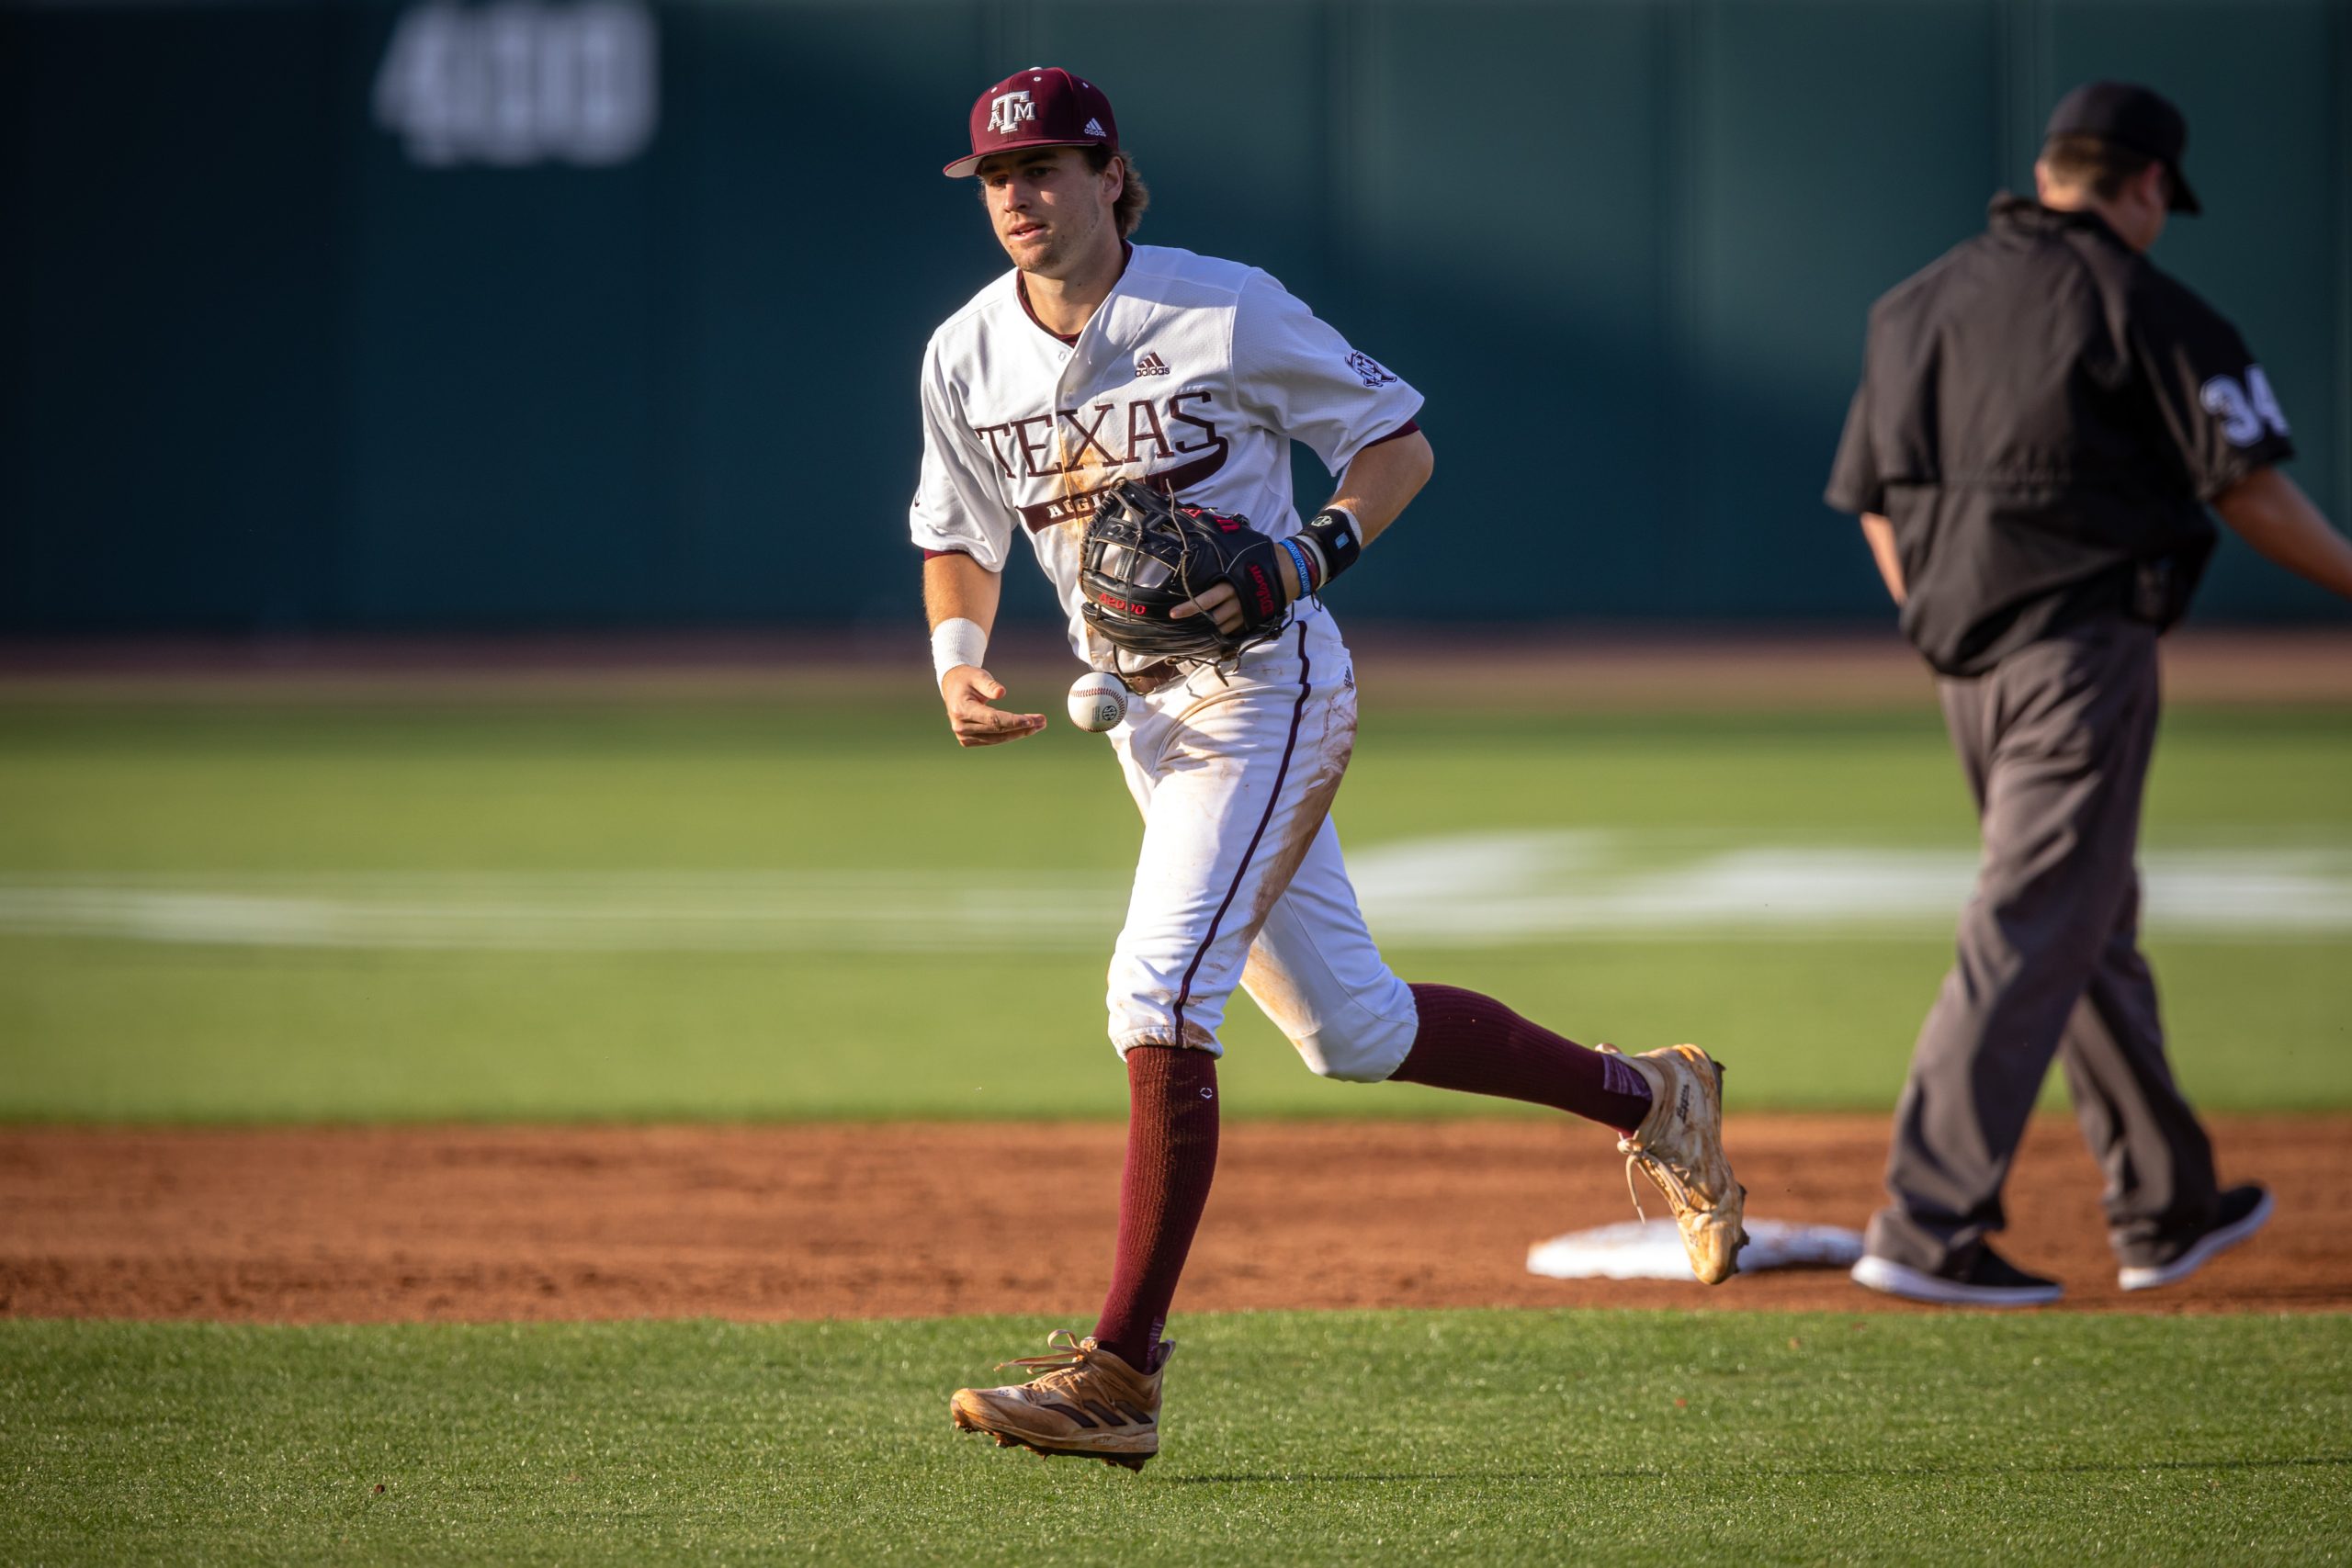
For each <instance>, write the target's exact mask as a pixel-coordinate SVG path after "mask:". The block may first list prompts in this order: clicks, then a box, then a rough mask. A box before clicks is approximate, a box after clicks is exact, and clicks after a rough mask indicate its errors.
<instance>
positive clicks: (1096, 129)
mask: <svg viewBox="0 0 2352 1568" xmlns="http://www.w3.org/2000/svg"><path fill="white" fill-rule="evenodd" d="M1086 134H1087V135H1089V136H1101V135H1102V134H1103V122H1102V121H1101V120H1099V119H1090V120H1088V121H1087V122H1086Z"/></svg>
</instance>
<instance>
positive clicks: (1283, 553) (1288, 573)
mask: <svg viewBox="0 0 2352 1568" xmlns="http://www.w3.org/2000/svg"><path fill="white" fill-rule="evenodd" d="M1274 570H1275V571H1276V572H1277V573H1278V574H1279V575H1280V576H1281V578H1282V582H1283V603H1284V604H1294V603H1295V602H1296V601H1297V599H1298V568H1297V567H1296V566H1295V565H1293V564H1292V562H1291V558H1290V552H1289V551H1287V550H1277V551H1276V552H1275V553H1274ZM1192 615H1206V616H1207V617H1208V618H1209V624H1210V625H1212V626H1215V627H1216V629H1217V630H1219V631H1221V632H1224V633H1227V635H1230V634H1232V633H1234V632H1238V631H1239V630H1240V629H1241V626H1242V622H1243V620H1244V618H1245V617H1244V616H1243V615H1242V613H1241V595H1240V594H1239V593H1238V592H1236V591H1235V589H1234V586H1233V584H1231V583H1230V582H1220V583H1217V584H1216V585H1215V586H1214V587H1210V588H1206V589H1204V590H1202V592H1201V596H1200V597H1199V598H1197V599H1187V600H1185V601H1184V602H1183V603H1182V604H1179V605H1177V606H1176V607H1175V608H1174V609H1172V610H1170V611H1169V612H1168V618H1169V619H1170V620H1171V621H1181V620H1183V619H1185V618H1186V617H1188V616H1192Z"/></svg>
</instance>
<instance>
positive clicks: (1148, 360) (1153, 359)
mask: <svg viewBox="0 0 2352 1568" xmlns="http://www.w3.org/2000/svg"><path fill="white" fill-rule="evenodd" d="M1167 374H1168V361H1166V360H1164V359H1162V358H1160V357H1159V355H1156V354H1147V355H1144V356H1143V357H1142V358H1141V359H1138V360H1136V375H1138V376H1165V375H1167Z"/></svg>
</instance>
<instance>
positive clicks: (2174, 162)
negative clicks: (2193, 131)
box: [2041, 82, 2205, 213]
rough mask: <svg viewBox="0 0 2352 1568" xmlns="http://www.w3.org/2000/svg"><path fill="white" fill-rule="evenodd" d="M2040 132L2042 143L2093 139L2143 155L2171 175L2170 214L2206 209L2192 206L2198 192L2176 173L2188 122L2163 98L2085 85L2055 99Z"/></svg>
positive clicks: (2129, 86)
mask: <svg viewBox="0 0 2352 1568" xmlns="http://www.w3.org/2000/svg"><path fill="white" fill-rule="evenodd" d="M2041 134H2042V137H2043V139H2044V140H2045V141H2046V140H2048V139H2049V138H2051V137H2052V136H2096V137H2098V139H2099V140H2100V141H2112V142H2114V143H2115V144H2116V145H2117V146H2118V147H2128V148H2130V149H2131V151H2132V152H2140V153H2144V154H2145V155H2147V156H2148V157H2151V158H2154V160H2155V161H2156V162H2158V163H2159V164H2163V165H2164V166H2165V173H2167V174H2169V175H2171V176H2172V202H2171V208H2172V210H2173V211H2175V212H2188V213H2198V212H2202V211H2204V210H2205V209H2203V208H2202V207H2199V205H2198V204H2197V193H2196V192H2195V191H2193V190H2190V189H2189V188H2188V175H2184V174H2182V173H2181V172H2180V154H2181V152H2182V151H2183V150H2184V149H2186V148H2187V147H2188V121H2187V120H2186V119H2183V118H2181V114H2180V111H2179V110H2178V109H2177V108H2175V107H2172V105H2171V103H2170V102H2168V101H2167V100H2166V99H2165V97H2164V96H2163V95H2162V94H2159V93H2156V92H2154V91H2152V90H2150V89H2149V88H2146V87H2143V86H2139V85H2135V84H2133V83H2130V82H2086V83H2084V84H2083V85H2081V86H2079V87H2077V88H2075V90H2074V91H2073V92H2071V93H2069V94H2067V95H2066V96H2064V97H2063V98H2061V99H2059V100H2058V107H2056V108H2054V109H2052V110H2051V111H2050V126H2049V129H2047V130H2044V131H2043V132H2042V133H2041Z"/></svg>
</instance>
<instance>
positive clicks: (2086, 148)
mask: <svg viewBox="0 0 2352 1568" xmlns="http://www.w3.org/2000/svg"><path fill="white" fill-rule="evenodd" d="M2041 161H2042V163H2043V164H2047V165H2048V166H2049V169H2050V177H2051V179H2052V180H2053V181H2054V182H2056V183H2057V184H2059V185H2062V186H2067V187H2068V188H2069V189H2075V190H2082V189H2087V190H2088V191H2089V192H2090V193H2091V194H2092V195H2093V196H2095V197H2098V198H2099V199H2100V200H2101V201H2113V200H2114V199H2115V198H2116V197H2118V196H2120V195H2121V194H2122V192H2123V187H2124V186H2126V185H2128V184H2130V183H2131V181H2133V180H2135V179H2138V178H2139V177H2140V171H2141V170H2143V169H2144V168H2146V167H2147V166H2148V165H2149V164H2153V163H2154V162H2155V160H2154V158H2151V157H2149V156H2148V155H2147V154H2146V153H2145V152H2133V151H2132V150H2131V148H2129V147H2125V146H2121V145H2120V144H2118V143H2116V142H2113V141H2108V140H2107V139H2106V138H2105V137H2103V136H2081V135H2066V136H2053V137H2052V138H2051V139H2050V140H2049V141H2045V142H2043V143H2042V144H2041Z"/></svg>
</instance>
